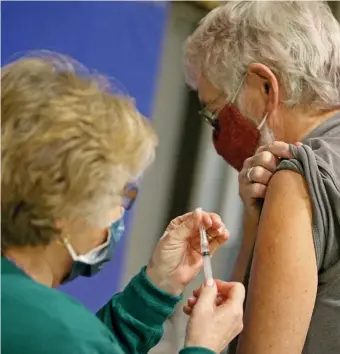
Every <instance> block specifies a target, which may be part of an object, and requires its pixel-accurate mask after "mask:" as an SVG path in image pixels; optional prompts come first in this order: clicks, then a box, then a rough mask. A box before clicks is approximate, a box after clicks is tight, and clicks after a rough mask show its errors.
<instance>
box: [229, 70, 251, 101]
mask: <svg viewBox="0 0 340 354" xmlns="http://www.w3.org/2000/svg"><path fill="white" fill-rule="evenodd" d="M246 77H247V74H246V75H244V76H243V78H242V80H241V82H240V85H239V87H238V88H237V90H236V92H235V94H234V96H233V98H232V100H231V101H230V103H231V104H234V103H235V101H236V98H237V96H238V94H239V93H240V91H241V88H242V86H243V84H244V82H245V81H246Z"/></svg>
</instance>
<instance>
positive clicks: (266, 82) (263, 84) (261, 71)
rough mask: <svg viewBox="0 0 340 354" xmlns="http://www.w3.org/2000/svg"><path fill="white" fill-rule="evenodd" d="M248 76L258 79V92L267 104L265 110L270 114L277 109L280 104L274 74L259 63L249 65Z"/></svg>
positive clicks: (277, 84) (277, 83)
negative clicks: (259, 91)
mask: <svg viewBox="0 0 340 354" xmlns="http://www.w3.org/2000/svg"><path fill="white" fill-rule="evenodd" d="M248 74H249V75H256V76H257V77H258V79H259V85H260V90H261V92H262V93H263V95H264V96H265V97H264V98H265V100H266V102H267V109H266V110H267V112H268V113H271V112H272V111H274V110H275V109H276V108H277V106H278V105H279V102H280V92H279V82H278V80H277V78H276V76H275V74H274V73H273V72H272V71H271V70H270V69H269V68H268V66H266V65H263V64H259V63H253V64H250V65H249V67H248Z"/></svg>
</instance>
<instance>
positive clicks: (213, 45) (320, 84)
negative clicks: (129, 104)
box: [185, 1, 340, 109]
mask: <svg viewBox="0 0 340 354" xmlns="http://www.w3.org/2000/svg"><path fill="white" fill-rule="evenodd" d="M252 63H261V64H264V65H266V66H268V67H269V68H270V69H271V70H272V71H273V72H274V74H275V75H276V77H277V78H278V80H279V81H280V83H281V85H282V87H283V90H284V93H285V99H284V103H285V104H286V105H287V106H288V107H292V106H294V105H298V104H302V105H312V106H315V107H319V108H327V109H329V108H333V107H337V106H339V105H340V25H339V23H338V22H337V20H336V19H335V18H334V16H333V15H332V13H331V11H330V9H329V7H328V5H327V4H326V3H325V2H322V1H227V2H226V3H225V5H223V6H220V7H218V8H216V9H214V10H213V11H211V12H210V13H209V14H208V15H207V16H206V17H205V18H204V19H203V20H202V21H201V23H200V25H199V27H198V28H197V29H196V31H195V32H194V33H193V34H192V35H191V36H190V37H189V38H188V40H187V43H186V46H185V67H186V76H187V81H188V83H189V84H190V85H191V86H192V87H193V88H196V86H197V81H198V78H199V77H200V75H204V76H205V77H206V78H207V79H208V80H209V81H210V83H212V84H213V85H214V86H216V87H217V88H219V89H221V90H222V91H224V92H225V93H226V94H227V96H228V97H232V96H233V94H234V93H235V91H236V89H237V87H238V85H239V84H240V80H241V78H242V77H243V75H245V73H246V71H247V67H248V66H249V65H250V64H252Z"/></svg>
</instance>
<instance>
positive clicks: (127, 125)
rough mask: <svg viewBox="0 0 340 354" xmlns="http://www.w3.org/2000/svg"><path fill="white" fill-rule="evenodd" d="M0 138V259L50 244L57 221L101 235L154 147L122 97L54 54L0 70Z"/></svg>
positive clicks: (153, 140) (137, 115)
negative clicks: (96, 229)
mask: <svg viewBox="0 0 340 354" xmlns="http://www.w3.org/2000/svg"><path fill="white" fill-rule="evenodd" d="M1 138H2V142H1V158H2V161H1V191H2V196H1V231H2V235H1V236H2V238H1V247H2V252H4V251H5V250H6V249H8V248H9V247H15V246H37V245H46V244H49V243H50V242H51V241H52V240H53V239H55V238H56V237H57V235H58V232H59V231H58V230H57V228H56V222H57V221H58V220H59V219H63V218H82V219H83V220H85V221H86V222H87V223H89V224H90V225H95V226H100V227H106V226H107V225H108V224H109V222H110V220H107V218H108V214H109V211H110V208H113V207H114V206H117V205H119V204H120V203H121V202H122V195H123V190H124V186H125V184H126V183H127V182H128V181H130V180H131V179H132V178H134V177H136V176H138V175H139V174H140V173H142V171H143V170H144V169H145V168H146V166H147V165H148V164H149V163H150V162H151V161H152V160H153V157H154V151H155V146H156V144H157V139H156V136H155V133H154V132H153V130H152V128H151V126H150V124H149V123H148V121H147V119H145V118H144V117H143V116H142V115H141V114H140V113H139V112H138V111H137V110H136V108H135V105H134V103H133V101H132V100H131V99H130V98H129V97H124V96H120V95H115V94H113V93H111V89H110V85H109V83H108V81H107V80H106V79H105V78H104V77H102V76H99V75H94V74H91V73H89V72H88V71H87V70H86V69H85V68H83V67H82V66H80V65H79V64H78V63H75V62H74V61H73V60H72V59H70V58H67V57H65V56H62V55H58V54H44V55H42V56H41V55H39V56H30V57H24V58H22V59H20V60H17V61H15V62H13V63H11V64H10V65H8V66H6V67H4V68H3V69H2V74H1Z"/></svg>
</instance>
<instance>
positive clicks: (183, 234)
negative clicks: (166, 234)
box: [172, 209, 212, 241]
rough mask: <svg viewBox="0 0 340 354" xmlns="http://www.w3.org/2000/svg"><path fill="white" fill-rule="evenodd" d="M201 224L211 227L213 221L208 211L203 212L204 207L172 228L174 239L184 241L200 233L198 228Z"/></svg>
mask: <svg viewBox="0 0 340 354" xmlns="http://www.w3.org/2000/svg"><path fill="white" fill-rule="evenodd" d="M200 225H203V226H204V227H205V228H206V229H208V228H209V227H211V225H212V221H211V218H210V216H207V213H203V212H202V209H196V210H195V211H194V212H192V213H190V215H189V216H188V217H187V218H186V219H185V221H184V222H182V223H181V224H179V225H178V226H177V227H176V229H174V230H172V232H173V236H172V237H173V239H174V240H179V241H184V240H186V239H188V238H190V237H193V236H197V238H199V235H198V232H197V231H198V228H199V226H200Z"/></svg>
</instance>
